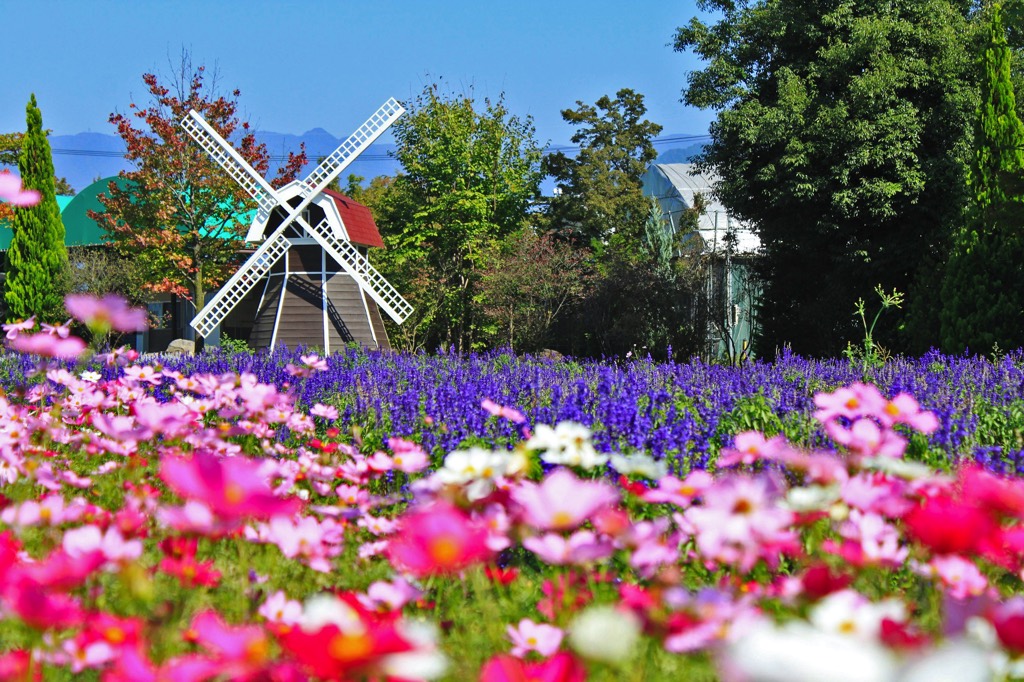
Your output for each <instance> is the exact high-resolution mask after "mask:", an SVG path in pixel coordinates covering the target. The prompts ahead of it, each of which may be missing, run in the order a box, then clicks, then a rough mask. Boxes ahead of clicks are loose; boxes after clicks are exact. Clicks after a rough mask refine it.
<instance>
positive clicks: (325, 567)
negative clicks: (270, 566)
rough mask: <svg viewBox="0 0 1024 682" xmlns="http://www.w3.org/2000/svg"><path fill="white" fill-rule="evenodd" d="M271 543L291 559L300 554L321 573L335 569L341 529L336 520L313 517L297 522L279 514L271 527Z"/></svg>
mask: <svg viewBox="0 0 1024 682" xmlns="http://www.w3.org/2000/svg"><path fill="white" fill-rule="evenodd" d="M267 542H271V543H273V544H275V545H277V546H278V548H279V549H280V550H281V553H282V554H284V555H285V556H286V557H288V558H289V559H292V558H295V557H299V558H301V560H302V561H303V562H304V563H305V564H307V565H308V566H309V567H310V568H312V569H313V570H315V571H320V572H321V573H329V572H330V571H331V568H332V567H331V561H330V560H331V559H332V558H333V557H335V556H337V555H338V554H340V553H341V528H340V527H339V526H338V525H337V522H336V521H334V520H333V519H326V520H324V521H323V522H322V523H321V522H318V521H317V520H316V519H314V518H313V517H311V516H303V517H302V518H300V519H299V520H298V521H297V522H294V523H293V522H292V520H291V519H289V518H287V517H284V516H275V517H274V518H272V519H271V520H270V523H269V525H268V529H267Z"/></svg>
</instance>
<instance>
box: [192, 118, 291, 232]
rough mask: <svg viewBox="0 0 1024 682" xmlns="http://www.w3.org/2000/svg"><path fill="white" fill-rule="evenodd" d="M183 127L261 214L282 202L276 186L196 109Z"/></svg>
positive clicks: (263, 214)
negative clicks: (265, 178)
mask: <svg viewBox="0 0 1024 682" xmlns="http://www.w3.org/2000/svg"><path fill="white" fill-rule="evenodd" d="M181 127H182V128H184V129H185V132H187V133H188V134H189V135H191V136H192V138H193V139H194V140H195V141H196V142H198V143H199V146H200V147H202V148H203V150H204V151H205V152H206V153H207V154H209V155H210V157H211V158H212V159H213V160H214V161H216V162H217V163H218V164H219V165H220V166H221V168H223V169H224V170H226V171H227V173H228V175H230V176H231V177H232V178H234V180H235V182H237V183H238V184H239V185H241V186H242V189H244V190H245V191H246V192H248V193H249V195H250V196H252V198H253V199H255V200H256V203H257V204H259V210H260V213H261V214H262V216H263V217H264V218H266V217H269V216H270V212H271V211H273V210H274V208H275V207H276V206H278V205H279V204H280V203H281V199H280V197H279V196H278V195H277V192H275V191H274V188H273V187H271V186H270V183H268V182H267V181H266V180H264V179H263V176H261V175H260V174H259V173H257V172H256V169H254V168H253V167H252V166H250V165H249V164H248V162H246V160H245V159H243V158H242V157H241V155H240V154H239V153H238V152H236V151H235V150H234V148H233V147H232V146H231V145H230V144H229V143H228V141H227V140H225V139H224V138H223V137H221V136H220V135H219V134H218V133H217V131H216V130H214V129H213V127H212V126H211V125H210V124H209V123H207V122H206V121H205V120H204V119H203V117H202V116H200V115H199V112H197V111H196V110H195V109H192V110H191V111H189V112H188V116H186V117H185V118H184V119H183V120H182V122H181Z"/></svg>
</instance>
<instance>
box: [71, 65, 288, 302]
mask: <svg viewBox="0 0 1024 682" xmlns="http://www.w3.org/2000/svg"><path fill="white" fill-rule="evenodd" d="M142 80H143V82H144V83H145V84H146V89H147V91H148V94H149V97H150V100H149V102H148V103H147V104H145V105H141V106H140V105H138V104H136V103H134V102H132V103H131V104H130V105H129V110H130V113H129V114H123V113H115V114H111V116H110V122H111V123H113V124H114V125H115V126H117V132H118V134H119V135H120V136H121V138H122V139H123V140H124V141H125V146H126V149H127V151H126V153H125V158H127V159H128V160H129V161H132V162H133V163H134V164H135V166H136V170H134V171H129V172H125V173H123V174H122V175H123V177H124V179H126V180H127V182H124V183H111V184H110V187H109V193H108V194H106V195H103V196H101V197H100V201H101V202H102V203H103V205H104V206H105V208H106V210H105V211H104V212H103V213H95V214H91V215H92V217H93V218H94V219H95V220H96V221H97V222H99V224H100V225H101V226H102V227H103V229H104V230H105V231H106V232H107V236H108V239H109V241H110V243H111V244H112V245H113V248H114V250H115V251H116V252H117V253H118V254H120V255H122V256H125V257H131V258H133V259H135V260H137V261H139V262H142V263H144V264H145V266H146V268H147V272H146V281H147V287H148V288H149V289H150V290H151V291H155V292H166V293H175V294H179V295H182V296H185V297H188V298H189V299H191V300H192V301H193V303H194V305H195V306H196V309H197V310H198V309H199V308H201V307H202V305H203V301H204V299H205V295H206V292H207V291H209V290H211V288H214V287H217V286H219V285H220V284H221V283H222V282H223V281H224V280H225V279H226V278H227V277H228V276H229V275H230V274H231V273H232V272H233V271H234V269H235V267H236V266H237V263H238V257H237V254H238V249H239V246H240V245H241V238H242V237H243V236H244V235H245V232H246V230H247V229H248V224H247V221H246V220H245V219H244V214H245V213H246V212H247V211H248V210H249V209H251V208H252V207H254V205H255V204H254V202H252V201H251V198H250V197H249V195H248V194H246V193H245V192H244V191H243V190H242V189H241V187H240V186H239V185H238V184H237V183H236V182H235V181H234V180H232V179H231V178H230V177H228V175H227V174H226V173H225V172H224V171H223V170H222V169H221V168H220V167H219V166H218V165H217V164H216V163H215V162H214V161H212V160H211V159H210V158H209V157H208V156H207V155H206V153H205V152H204V151H203V150H202V149H201V148H200V147H199V146H198V145H197V144H195V143H194V142H192V140H191V138H189V136H188V135H187V134H186V133H185V131H184V130H182V128H181V127H180V125H179V123H180V122H181V120H182V119H183V118H184V117H185V116H186V115H187V114H188V112H189V110H190V109H195V110H196V111H197V112H199V113H200V114H201V115H202V116H203V118H204V119H205V120H206V122H207V123H209V124H210V125H211V126H212V127H213V128H214V129H215V130H217V132H218V133H219V134H220V135H221V136H222V137H223V138H224V139H227V140H231V141H232V142H233V143H234V147H235V149H236V150H237V151H238V153H239V154H241V156H242V157H243V158H244V159H245V160H246V161H247V162H248V163H249V164H250V165H251V166H252V167H253V168H254V169H255V170H256V171H257V172H258V173H260V174H265V173H266V171H267V168H268V165H269V155H268V153H267V151H266V149H265V148H264V147H263V145H260V144H257V143H256V140H255V138H254V136H253V135H252V133H251V132H250V131H249V125H248V123H245V122H242V121H241V120H239V118H238V116H237V109H238V96H239V94H240V93H239V91H238V90H235V91H234V92H232V93H231V94H230V95H227V96H225V95H221V94H218V84H217V77H216V74H213V75H212V76H211V77H210V78H209V81H208V80H207V73H206V69H205V67H203V66H198V67H193V66H192V62H191V60H190V59H189V58H188V56H187V55H185V56H183V58H182V60H181V63H180V65H179V67H178V68H177V70H176V72H175V74H174V76H173V77H172V78H171V79H170V81H171V82H170V85H164V84H162V83H161V80H160V78H158V77H157V76H156V75H154V74H149V73H147V74H144V75H143V77H142ZM305 163H306V158H305V152H304V150H303V151H300V152H299V153H298V154H294V153H292V154H289V159H288V162H287V164H286V165H285V166H284V167H283V168H281V169H279V170H278V175H277V178H276V179H275V181H274V183H273V184H275V185H276V186H280V185H282V184H284V183H286V182H288V181H289V180H291V179H292V178H294V176H295V174H296V173H297V172H298V171H299V170H300V169H301V167H302V166H303V165H304V164H305Z"/></svg>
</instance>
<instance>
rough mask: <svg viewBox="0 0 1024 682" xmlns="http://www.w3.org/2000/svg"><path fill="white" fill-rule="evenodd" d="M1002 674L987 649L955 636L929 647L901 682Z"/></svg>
mask: <svg viewBox="0 0 1024 682" xmlns="http://www.w3.org/2000/svg"><path fill="white" fill-rule="evenodd" d="M1007 672H1009V671H1007ZM1019 672H1020V671H1018V673H1019ZM999 677H1000V676H999V675H998V674H997V673H996V671H995V670H994V669H993V667H992V665H990V663H989V656H988V655H987V653H986V652H985V650H984V649H982V648H981V647H979V646H978V645H976V644H971V643H970V642H966V641H964V640H955V641H952V642H946V643H945V644H942V645H941V646H939V647H938V648H936V649H933V650H931V651H927V652H926V653H925V654H924V656H922V657H921V658H920V659H918V660H917V661H915V662H914V663H912V664H910V665H909V666H907V668H906V670H904V671H903V674H902V675H901V676H900V682H986V681H987V680H992V679H999ZM1014 677H1016V676H1015V675H1014Z"/></svg>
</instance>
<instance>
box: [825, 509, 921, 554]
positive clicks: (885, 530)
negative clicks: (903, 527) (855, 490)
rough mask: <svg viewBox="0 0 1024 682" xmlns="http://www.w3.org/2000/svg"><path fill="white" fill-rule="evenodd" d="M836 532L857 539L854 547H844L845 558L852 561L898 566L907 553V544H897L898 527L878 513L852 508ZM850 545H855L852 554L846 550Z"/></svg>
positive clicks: (854, 540) (898, 542)
mask: <svg viewBox="0 0 1024 682" xmlns="http://www.w3.org/2000/svg"><path fill="white" fill-rule="evenodd" d="M839 532H840V534H841V535H842V536H843V537H844V538H846V539H847V540H851V541H853V542H854V543H857V546H856V548H849V547H848V548H847V554H846V558H847V559H848V560H850V561H853V563H857V564H862V565H863V564H879V563H880V564H883V565H888V566H898V565H900V564H902V563H903V562H904V561H905V560H906V558H907V556H908V555H909V553H910V550H909V549H908V548H906V547H903V546H901V545H900V533H899V531H898V530H896V528H895V527H894V526H892V525H891V524H890V523H888V522H887V521H886V520H885V519H884V518H882V517H881V516H879V515H878V514H869V513H864V512H861V511H860V510H858V509H854V510H852V511H851V512H850V517H849V518H848V519H847V521H846V522H845V523H844V524H843V525H842V526H841V527H840V529H839ZM851 549H854V552H853V553H852V554H851V553H849V552H850V550H851ZM856 550H859V554H858V552H857V551H856Z"/></svg>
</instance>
